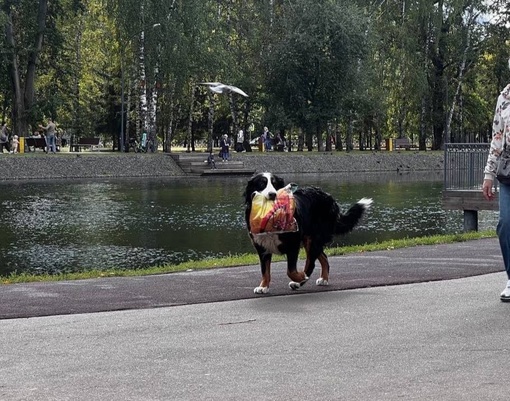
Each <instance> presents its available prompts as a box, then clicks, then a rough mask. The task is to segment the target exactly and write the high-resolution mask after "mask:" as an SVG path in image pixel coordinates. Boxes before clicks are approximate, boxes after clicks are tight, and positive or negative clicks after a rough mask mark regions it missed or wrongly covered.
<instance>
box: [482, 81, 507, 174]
mask: <svg viewBox="0 0 510 401" xmlns="http://www.w3.org/2000/svg"><path fill="white" fill-rule="evenodd" d="M503 135H504V136H503ZM505 144H506V145H507V146H508V147H509V151H510V84H509V85H507V86H506V87H505V89H503V92H501V94H500V95H499V97H498V102H497V104H496V112H495V113H494V121H493V123H492V141H491V148H490V151H489V157H488V158H487V164H486V165H485V169H484V175H485V176H484V178H485V179H486V180H494V177H495V176H496V168H497V166H498V163H497V162H498V158H499V156H500V155H501V153H502V152H503V147H504V145H505Z"/></svg>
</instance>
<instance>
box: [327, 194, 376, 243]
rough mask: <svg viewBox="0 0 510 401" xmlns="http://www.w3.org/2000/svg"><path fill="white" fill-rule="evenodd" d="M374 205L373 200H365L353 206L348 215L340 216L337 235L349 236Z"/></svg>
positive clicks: (336, 230) (337, 222)
mask: <svg viewBox="0 0 510 401" xmlns="http://www.w3.org/2000/svg"><path fill="white" fill-rule="evenodd" d="M371 204H372V199H368V198H363V199H360V200H359V201H358V203H355V204H354V205H352V206H351V207H350V208H349V210H348V211H347V213H345V214H340V215H339V216H338V218H337V221H336V229H335V234H337V235H341V234H347V233H348V232H350V231H352V229H353V228H354V227H356V225H357V224H358V223H359V221H360V220H361V218H362V217H363V214H365V211H366V210H367V209H368V208H369V207H370V205H371Z"/></svg>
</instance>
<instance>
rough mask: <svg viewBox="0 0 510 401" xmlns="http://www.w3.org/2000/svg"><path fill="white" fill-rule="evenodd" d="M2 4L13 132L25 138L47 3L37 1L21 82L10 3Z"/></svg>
mask: <svg viewBox="0 0 510 401" xmlns="http://www.w3.org/2000/svg"><path fill="white" fill-rule="evenodd" d="M6 3H7V2H4V10H5V14H6V26H5V37H6V42H7V45H8V46H9V47H10V50H11V52H12V54H11V60H10V66H9V67H10V76H11V82H12V89H13V94H14V104H13V132H14V133H15V134H16V135H18V136H25V135H26V134H27V133H28V126H29V118H30V113H31V111H32V110H31V109H32V106H33V103H34V95H35V89H34V84H35V76H36V67H37V60H38V59H39V55H40V53H41V49H42V44H43V39H44V31H45V29H46V15H47V12H48V1H47V0H39V7H38V10H37V35H36V36H35V39H34V43H33V44H32V46H31V50H30V52H29V54H28V65H27V72H26V76H25V79H24V82H23V78H22V74H21V67H20V65H19V60H18V56H17V51H18V50H17V44H16V39H15V32H14V30H13V17H12V11H13V10H12V8H11V4H10V2H9V3H7V4H6Z"/></svg>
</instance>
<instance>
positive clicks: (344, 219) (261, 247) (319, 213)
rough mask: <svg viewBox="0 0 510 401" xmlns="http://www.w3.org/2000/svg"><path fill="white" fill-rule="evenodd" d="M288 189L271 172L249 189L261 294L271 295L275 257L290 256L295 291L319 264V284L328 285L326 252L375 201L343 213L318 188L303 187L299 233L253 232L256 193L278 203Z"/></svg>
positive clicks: (289, 272)
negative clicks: (299, 268) (302, 261)
mask: <svg viewBox="0 0 510 401" xmlns="http://www.w3.org/2000/svg"><path fill="white" fill-rule="evenodd" d="M284 186H285V182H284V180H283V179H282V178H281V177H278V176H276V175H274V174H271V173H260V174H256V175H255V176H253V177H252V178H251V179H250V180H249V181H248V184H247V186H246V191H245V193H244V199H245V206H246V210H245V218H246V224H247V227H248V231H249V234H250V238H251V240H252V243H253V245H254V247H255V249H256V250H257V253H258V255H259V258H260V266H261V271H262V281H261V283H260V285H259V286H258V287H256V288H255V289H254V292H255V293H257V294H263V293H267V292H268V291H269V283H270V281H271V257H272V254H284V255H286V256H287V275H288V276H289V278H290V279H291V280H292V281H291V282H290V283H289V286H290V288H291V289H298V288H299V287H301V286H302V285H304V284H305V283H306V282H307V281H308V279H309V277H310V276H311V274H312V272H313V270H314V268H315V261H316V260H317V259H318V260H319V262H320V264H321V277H320V278H319V279H318V280H317V282H316V284H317V285H328V280H329V262H328V257H327V256H326V254H325V253H324V247H325V246H326V244H328V243H330V242H331V241H332V240H333V236H334V235H340V234H347V233H348V232H350V231H351V230H352V229H353V228H354V227H355V226H356V225H357V224H358V223H359V221H360V220H361V218H362V217H363V214H364V212H365V210H367V209H368V208H369V207H370V204H371V203H372V200H371V199H365V198H364V199H361V200H360V201H359V202H358V203H356V204H354V205H352V206H351V207H350V208H349V210H348V211H347V213H345V214H343V213H342V212H341V210H340V207H339V205H338V203H337V202H336V201H335V199H333V197H332V196H331V195H330V194H328V193H326V192H324V191H322V190H321V189H319V188H317V187H303V188H298V189H297V190H296V191H294V199H295V213H294V218H295V219H296V221H297V224H298V228H299V230H298V231H297V232H289V233H283V234H271V233H269V234H262V235H260V234H252V233H251V229H250V212H251V202H252V198H253V194H254V193H255V192H261V193H262V194H263V195H264V196H266V198H267V199H271V200H274V199H275V198H276V191H277V190H278V189H281V188H283V187H284ZM301 246H303V247H304V248H305V251H306V262H305V267H304V270H303V271H302V272H298V271H297V261H298V256H299V249H300V248H301Z"/></svg>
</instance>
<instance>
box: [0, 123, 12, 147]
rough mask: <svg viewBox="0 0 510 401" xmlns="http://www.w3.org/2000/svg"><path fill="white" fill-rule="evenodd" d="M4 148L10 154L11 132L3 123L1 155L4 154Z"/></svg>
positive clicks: (0, 129) (0, 145) (0, 138)
mask: <svg viewBox="0 0 510 401" xmlns="http://www.w3.org/2000/svg"><path fill="white" fill-rule="evenodd" d="M4 148H5V149H6V150H7V152H8V153H10V151H11V145H10V143H9V131H8V129H7V123H6V122H5V121H2V128H0V153H4Z"/></svg>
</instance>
